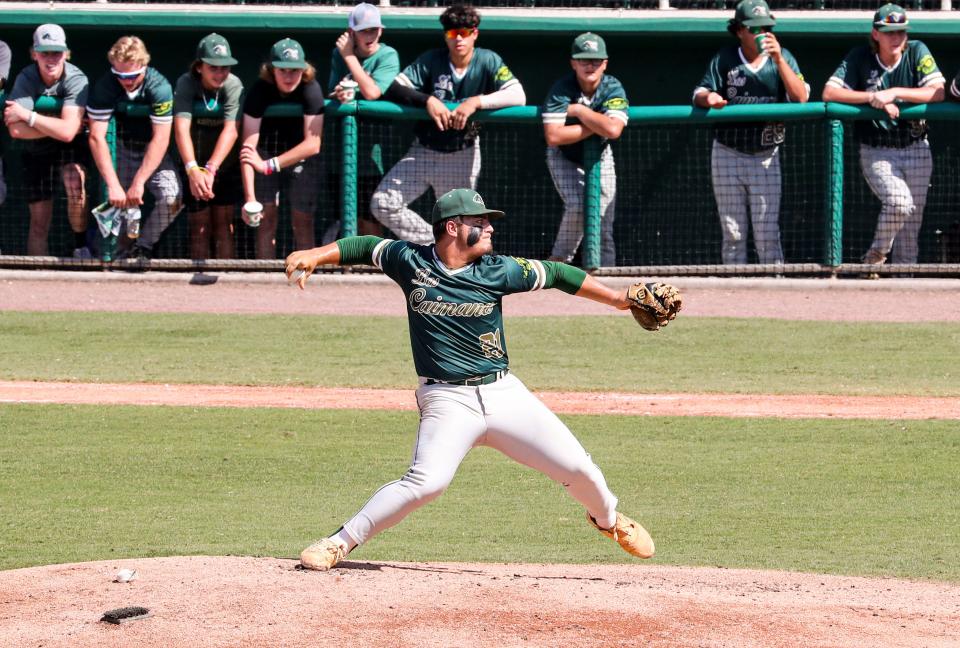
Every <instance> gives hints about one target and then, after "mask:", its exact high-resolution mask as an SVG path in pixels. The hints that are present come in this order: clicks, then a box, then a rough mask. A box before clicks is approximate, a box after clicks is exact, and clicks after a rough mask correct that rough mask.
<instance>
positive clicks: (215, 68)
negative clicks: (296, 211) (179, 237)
mask: <svg viewBox="0 0 960 648" xmlns="http://www.w3.org/2000/svg"><path fill="white" fill-rule="evenodd" d="M236 64H237V59H235V58H233V54H232V53H231V52H230V43H228V42H227V39H226V38H224V37H223V36H221V35H220V34H208V35H207V36H204V38H203V39H202V40H201V41H200V44H199V45H198V46H197V57H196V59H195V60H194V61H193V63H191V64H190V71H189V72H188V73H186V74H184V75H182V76H181V77H180V78H179V79H177V85H176V88H175V90H174V92H173V132H174V136H175V137H176V140H177V149H178V150H179V151H180V159H181V160H182V161H183V164H184V167H183V168H184V172H185V174H186V182H187V187H188V189H189V192H188V193H187V196H186V203H187V216H188V218H189V220H190V258H192V259H206V258H208V257H210V256H211V252H212V256H213V258H215V259H232V258H233V218H234V215H235V213H236V208H237V202H238V201H239V200H240V195H241V192H240V183H239V182H237V179H238V178H237V176H238V174H239V164H238V162H239V158H238V156H237V148H236V144H237V139H238V138H239V136H240V134H239V132H238V131H237V120H238V119H240V95H241V94H243V83H241V81H240V79H238V78H237V77H236V76H234V75H233V74H231V73H230V68H231V67H232V66H234V65H236ZM198 101H200V102H203V104H204V107H205V109H206V111H208V112H213V111H221V110H222V111H223V112H222V114H221V115H219V116H212V115H210V114H208V113H201V114H199V115H197V116H196V117H194V114H193V111H194V104H195V103H196V102H198ZM211 242H212V244H213V249H212V250H211Z"/></svg>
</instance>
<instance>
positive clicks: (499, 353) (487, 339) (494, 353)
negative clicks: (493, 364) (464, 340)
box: [480, 329, 504, 360]
mask: <svg viewBox="0 0 960 648" xmlns="http://www.w3.org/2000/svg"><path fill="white" fill-rule="evenodd" d="M480 350H481V351H483V355H484V356H485V357H487V358H493V359H494V360H499V359H500V358H502V357H503V356H504V353H503V343H502V342H501V341H500V329H494V331H493V332H492V333H484V334H482V335H481V336H480Z"/></svg>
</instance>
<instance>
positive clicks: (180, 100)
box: [173, 74, 196, 119]
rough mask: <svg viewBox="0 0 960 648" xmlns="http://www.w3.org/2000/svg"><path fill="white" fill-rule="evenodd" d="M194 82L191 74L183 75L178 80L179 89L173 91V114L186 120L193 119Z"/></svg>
mask: <svg viewBox="0 0 960 648" xmlns="http://www.w3.org/2000/svg"><path fill="white" fill-rule="evenodd" d="M194 88H195V86H194V81H193V79H192V78H190V75H189V74H183V75H181V76H180V78H179V79H177V87H176V89H175V90H174V91H173V114H174V116H175V117H182V118H184V119H192V118H193V101H194V95H195V94H196V93H195V92H194Z"/></svg>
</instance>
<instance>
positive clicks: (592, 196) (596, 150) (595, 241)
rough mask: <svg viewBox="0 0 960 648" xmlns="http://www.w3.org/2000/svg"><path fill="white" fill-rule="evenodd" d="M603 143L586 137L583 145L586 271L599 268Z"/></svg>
mask: <svg viewBox="0 0 960 648" xmlns="http://www.w3.org/2000/svg"><path fill="white" fill-rule="evenodd" d="M602 149H603V141H602V140H601V139H600V138H599V137H588V138H587V139H586V141H585V142H584V143H583V172H584V186H583V244H582V245H581V247H580V255H581V257H582V262H581V263H582V265H583V267H584V268H585V269H587V270H594V269H596V268H599V267H600V182H601V178H600V171H601V166H600V153H601V151H602Z"/></svg>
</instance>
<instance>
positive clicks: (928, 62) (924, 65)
mask: <svg viewBox="0 0 960 648" xmlns="http://www.w3.org/2000/svg"><path fill="white" fill-rule="evenodd" d="M936 69H937V64H936V62H934V60H933V57H932V56H930V55H929V54H927V55H925V56H924V57H923V58H922V59H920V62H919V63H917V71H918V72H919V73H920V74H922V75H924V76H926V75H928V74H930V73H931V72H933V71H934V70H936Z"/></svg>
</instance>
